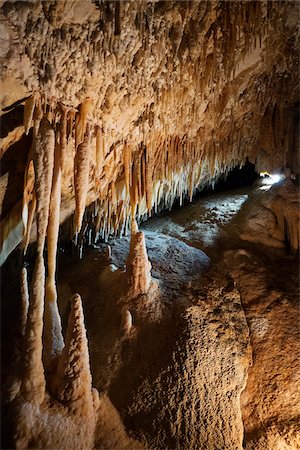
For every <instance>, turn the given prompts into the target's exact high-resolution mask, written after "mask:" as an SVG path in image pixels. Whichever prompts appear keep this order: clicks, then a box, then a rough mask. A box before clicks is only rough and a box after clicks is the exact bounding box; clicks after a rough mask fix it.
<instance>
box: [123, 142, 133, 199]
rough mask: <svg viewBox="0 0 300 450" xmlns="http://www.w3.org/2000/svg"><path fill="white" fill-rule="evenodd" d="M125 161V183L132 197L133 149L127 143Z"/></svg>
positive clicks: (124, 152) (125, 145) (128, 193)
mask: <svg viewBox="0 0 300 450" xmlns="http://www.w3.org/2000/svg"><path fill="white" fill-rule="evenodd" d="M123 160H124V174H125V182H126V189H127V195H130V185H131V148H130V147H129V145H128V144H127V143H126V142H125V143H124V149H123Z"/></svg>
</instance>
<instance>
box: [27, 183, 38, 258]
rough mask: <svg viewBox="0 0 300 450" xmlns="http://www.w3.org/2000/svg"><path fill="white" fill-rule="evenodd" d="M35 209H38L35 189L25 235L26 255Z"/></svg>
mask: <svg viewBox="0 0 300 450" xmlns="http://www.w3.org/2000/svg"><path fill="white" fill-rule="evenodd" d="M35 210H36V195H35V191H33V197H32V201H31V203H30V204H29V208H28V220H27V227H26V232H25V237H24V255H26V253H27V249H28V245H29V241H30V234H31V229H32V224H33V219H34V214H35Z"/></svg>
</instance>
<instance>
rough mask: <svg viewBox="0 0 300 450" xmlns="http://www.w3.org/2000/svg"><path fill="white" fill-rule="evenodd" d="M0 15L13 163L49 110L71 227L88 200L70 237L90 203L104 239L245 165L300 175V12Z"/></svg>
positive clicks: (78, 7)
mask: <svg viewBox="0 0 300 450" xmlns="http://www.w3.org/2000/svg"><path fill="white" fill-rule="evenodd" d="M1 11H2V13H1V14H2V15H1V24H2V29H1V30H2V32H3V42H5V45H3V49H6V50H5V51H4V53H3V56H2V62H3V65H4V70H3V71H2V74H1V75H2V82H1V83H2V84H1V92H3V94H4V95H3V97H2V100H1V105H2V109H3V111H2V112H3V114H2V123H3V124H4V126H3V132H2V135H3V136H2V138H3V141H2V143H1V147H2V153H3V152H8V153H10V151H13V148H14V145H16V144H17V142H16V141H20V140H21V141H22V139H23V138H24V134H23V133H25V132H26V133H29V134H28V138H29V141H30V127H31V126H32V123H33V121H32V117H33V114H34V109H35V107H36V105H37V103H38V102H39V98H41V103H42V105H43V110H44V114H45V115H46V116H47V118H48V120H49V121H50V123H51V125H52V127H53V128H54V129H55V133H56V140H57V142H58V143H59V145H61V147H62V149H63V160H64V170H63V176H62V209H61V220H63V219H64V218H66V217H67V216H68V215H70V214H72V212H74V207H75V204H74V195H75V199H76V224H75V229H74V230H72V231H71V234H72V233H73V231H75V230H76V228H77V231H79V230H78V228H80V224H81V221H82V217H83V212H84V207H85V204H90V203H91V202H94V201H95V202H96V204H95V207H94V208H93V209H92V211H91V217H89V220H88V223H89V227H90V228H91V230H92V235H93V238H97V237H99V236H104V237H107V236H108V235H109V233H110V232H121V233H122V232H124V229H126V228H128V224H129V223H130V215H132V214H134V213H136V214H137V216H138V217H145V216H146V215H148V214H151V211H153V210H157V209H158V208H159V207H161V206H163V205H164V206H170V205H172V203H173V201H174V199H175V198H176V197H179V198H180V199H181V200H182V198H183V197H184V196H189V197H190V198H192V196H193V192H194V191H195V189H196V187H203V186H204V185H206V184H210V183H212V182H214V180H215V179H217V178H218V177H219V176H220V174H222V173H226V172H227V171H228V170H229V169H230V168H231V167H233V166H235V165H237V164H243V162H244V161H245V158H246V157H247V156H248V157H250V158H251V160H252V161H253V162H255V160H257V165H258V168H260V167H261V168H262V170H275V169H280V170H281V169H282V168H285V167H287V168H289V170H292V171H294V172H296V173H298V166H299V161H298V156H297V155H298V151H297V149H298V150H299V148H298V141H297V138H295V136H296V134H297V123H298V122H297V117H298V116H297V107H296V106H295V104H296V103H297V100H298V92H297V88H298V75H299V73H298V69H297V68H298V56H299V55H298V51H297V45H298V35H297V32H296V27H297V3H294V2H222V1H220V2H218V1H216V2H211V1H208V2H205V1H204V2H202V1H201V2H198V1H192V2H182V1H178V2H176V1H166V2H154V1H153V2H143V1H141V2H126V1H124V2H123V1H122V2H105V3H103V2H98V1H95V2H92V1H91V0H87V1H84V2H79V1H77V0H74V1H68V2H65V1H53V2H48V3H45V2H42V1H37V2H34V3H32V2H10V1H6V2H4V3H3V5H2V9H1ZM24 98H27V100H26V101H25V111H24V120H23V113H22V112H23V109H24V107H23V103H24ZM13 102H19V103H17V104H16V105H13ZM23 123H24V127H23V128H22V125H23ZM87 123H89V124H90V130H91V136H90V141H89V145H87V144H82V143H81V142H82V140H83V136H84V132H85V130H86V125H87ZM20 127H21V128H20ZM29 146H30V144H29V145H28V144H26V145H25V149H27V150H28V148H29ZM82 146H83V147H82ZM84 149H85V150H84ZM87 149H88V151H86V150H87ZM83 150H84V151H83ZM74 159H75V177H74V176H73V171H74ZM79 163H80V164H79ZM78 164H79V166H80V167H81V169H80V170H78V169H79V166H78ZM77 166H78V167H77ZM79 185H80V186H79ZM22 195H23V192H22V191H21V190H19V191H18V192H16V196H17V198H19V199H22ZM6 201H8V199H7V198H6V199H5V202H6ZM18 214H20V212H19V211H18ZM9 215H10V214H9ZM3 219H5V217H4V218H3ZM9 219H10V220H9ZM18 219H19V220H18ZM19 221H20V217H17V216H16V215H15V216H14V217H6V220H5V223H7V224H8V223H9V224H10V225H9V227H10V228H11V229H13V228H15V227H16V225H17V223H19ZM12 222H13V223H12ZM25 228H26V224H25ZM85 229H86V225H85V226H84V227H83V230H82V233H83V234H84V232H85V231H84V230H85ZM14 239H16V240H17V243H18V241H20V239H21V237H20V232H18V236H14ZM10 249H11V246H9V249H8V251H9V250H10Z"/></svg>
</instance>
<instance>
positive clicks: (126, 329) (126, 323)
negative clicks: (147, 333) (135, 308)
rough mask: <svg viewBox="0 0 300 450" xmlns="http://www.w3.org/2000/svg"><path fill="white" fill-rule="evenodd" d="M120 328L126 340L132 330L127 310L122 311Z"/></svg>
mask: <svg viewBox="0 0 300 450" xmlns="http://www.w3.org/2000/svg"><path fill="white" fill-rule="evenodd" d="M121 328H122V332H123V337H124V338H127V337H128V336H129V335H130V331H131V328H132V315H131V312H130V311H128V309H124V310H123V311H122V323H121Z"/></svg>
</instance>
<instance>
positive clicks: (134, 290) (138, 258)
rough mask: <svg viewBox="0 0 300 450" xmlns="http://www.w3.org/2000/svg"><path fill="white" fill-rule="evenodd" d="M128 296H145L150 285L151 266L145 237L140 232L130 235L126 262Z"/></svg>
mask: <svg viewBox="0 0 300 450" xmlns="http://www.w3.org/2000/svg"><path fill="white" fill-rule="evenodd" d="M126 273H127V276H128V284H129V295H130V296H132V297H137V296H139V295H142V294H147V292H148V290H149V288H150V284H151V264H150V262H149V260H148V256H147V250H146V245H145V236H144V233H143V232H142V231H137V232H136V233H133V234H132V235H131V240H130V250H129V255H128V258H127V261H126Z"/></svg>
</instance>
